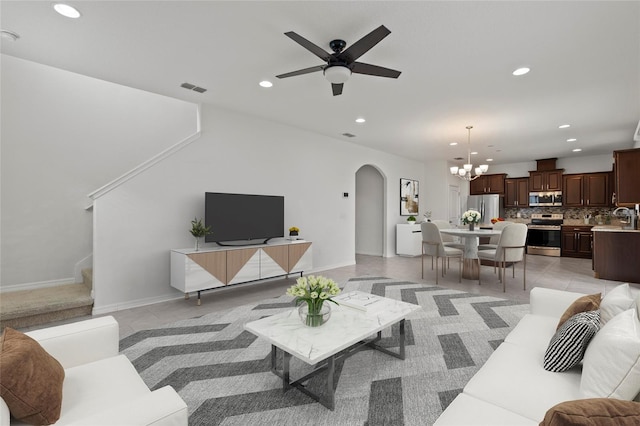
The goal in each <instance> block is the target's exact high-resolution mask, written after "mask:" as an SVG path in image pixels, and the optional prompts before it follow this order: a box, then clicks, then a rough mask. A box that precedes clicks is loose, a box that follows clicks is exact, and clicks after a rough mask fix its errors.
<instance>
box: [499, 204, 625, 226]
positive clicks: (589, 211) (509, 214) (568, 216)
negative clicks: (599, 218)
mask: <svg viewBox="0 0 640 426" xmlns="http://www.w3.org/2000/svg"><path fill="white" fill-rule="evenodd" d="M613 210H614V207H612V208H606V207H528V208H525V209H521V208H507V209H505V212H504V215H505V219H517V218H518V213H520V218H519V219H530V218H531V215H532V214H533V213H552V214H563V215H564V220H565V222H566V221H581V222H583V223H584V218H585V217H586V216H587V215H590V217H591V219H590V221H589V223H590V224H592V225H595V220H594V218H595V216H596V215H603V216H604V215H605V214H607V213H611V212H613Z"/></svg>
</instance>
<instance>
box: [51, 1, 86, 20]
mask: <svg viewBox="0 0 640 426" xmlns="http://www.w3.org/2000/svg"><path fill="white" fill-rule="evenodd" d="M53 8H54V9H55V10H56V12H58V13H59V14H60V15H62V16H66V17H67V18H73V19H75V18H79V17H80V12H79V11H78V9H76V8H75V7H73V6H69V5H68V4H64V3H56V4H54V5H53Z"/></svg>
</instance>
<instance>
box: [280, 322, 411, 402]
mask: <svg viewBox="0 0 640 426" xmlns="http://www.w3.org/2000/svg"><path fill="white" fill-rule="evenodd" d="M404 322H405V320H401V321H400V347H399V351H398V352H397V353H396V352H393V351H390V350H389V349H387V348H383V347H381V346H378V345H376V343H377V342H379V341H380V339H381V338H382V332H381V331H378V334H377V336H376V337H375V338H374V339H372V340H361V341H360V342H358V343H356V344H355V345H353V346H351V347H349V348H347V349H345V350H343V351H342V352H339V353H337V354H335V355H331V356H330V357H328V358H327V359H326V360H324V361H322V362H321V364H318V365H319V367H317V368H315V369H314V370H313V371H312V372H310V373H309V374H307V375H305V376H304V377H301V378H299V379H298V380H295V381H293V382H292V381H291V379H290V368H289V365H290V362H291V357H292V355H291V354H290V353H288V352H287V351H285V350H282V352H283V357H282V369H281V370H279V369H278V366H277V362H276V361H277V356H276V355H277V350H278V348H277V347H276V346H275V345H271V371H272V372H273V373H274V374H275V375H276V376H278V377H280V378H282V391H283V392H287V391H288V390H289V389H291V388H296V389H298V390H299V391H300V392H302V393H304V394H305V395H307V396H309V397H310V398H312V399H314V400H316V401H318V402H319V403H320V404H322V405H324V406H325V407H327V408H328V409H330V410H331V411H333V410H334V409H335V392H336V390H335V387H334V383H333V375H334V373H335V364H336V361H340V360H342V359H346V358H348V357H350V356H351V355H353V354H355V353H356V352H359V351H361V350H362V349H364V347H365V346H368V347H370V348H373V349H375V350H378V351H380V352H383V353H385V354H387V355H391V356H394V357H396V358H399V359H404V358H405V347H404V336H405V332H404ZM325 370H328V372H327V400H326V401H323V400H322V398H320V396H319V395H316V394H315V393H313V392H311V391H310V390H309V389H307V388H306V386H305V385H304V383H305V382H306V381H307V380H309V379H311V378H312V377H315V376H317V375H318V374H320V373H321V372H323V371H325Z"/></svg>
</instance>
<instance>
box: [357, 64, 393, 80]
mask: <svg viewBox="0 0 640 426" xmlns="http://www.w3.org/2000/svg"><path fill="white" fill-rule="evenodd" d="M351 72H354V73H356V74H367V75H374V76H377V77H389V78H398V77H399V76H400V74H401V72H400V71H396V70H392V69H390V68H384V67H379V66H377V65H371V64H365V63H362V62H356V63H354V64H353V66H352V67H351Z"/></svg>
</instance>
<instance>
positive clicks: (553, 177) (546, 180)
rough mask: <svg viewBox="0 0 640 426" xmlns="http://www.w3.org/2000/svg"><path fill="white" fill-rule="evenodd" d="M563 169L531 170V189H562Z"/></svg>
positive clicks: (536, 190)
mask: <svg viewBox="0 0 640 426" xmlns="http://www.w3.org/2000/svg"><path fill="white" fill-rule="evenodd" d="M562 172H563V170H562V169H558V170H547V171H535V172H529V191H531V192H542V191H562Z"/></svg>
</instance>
